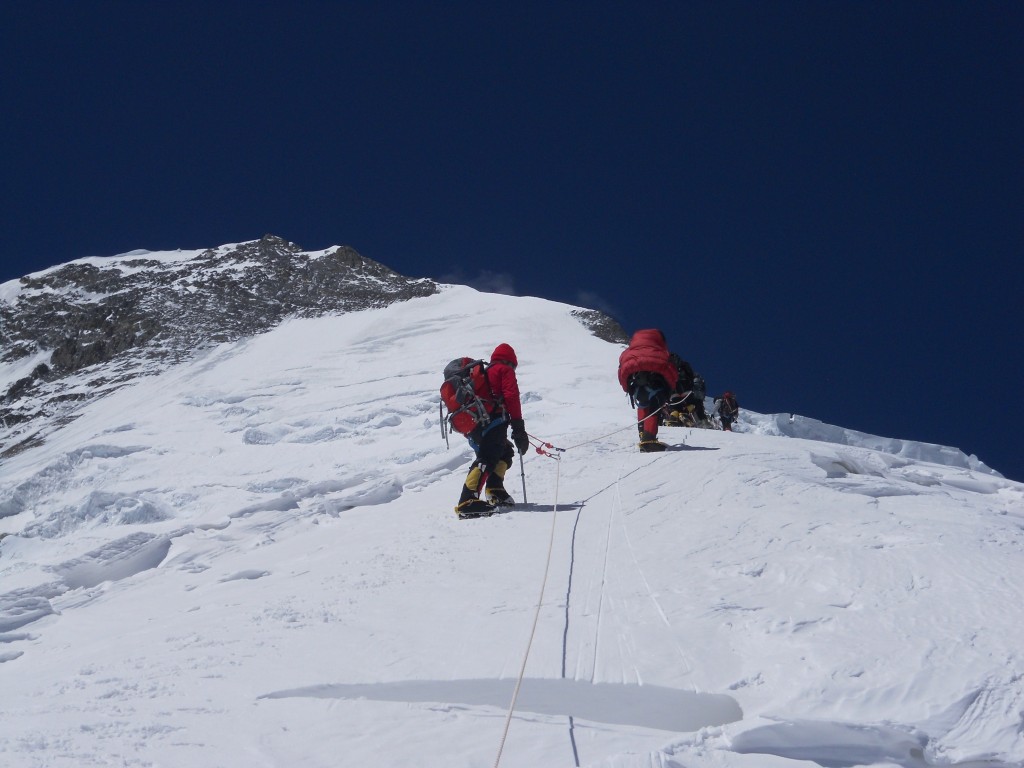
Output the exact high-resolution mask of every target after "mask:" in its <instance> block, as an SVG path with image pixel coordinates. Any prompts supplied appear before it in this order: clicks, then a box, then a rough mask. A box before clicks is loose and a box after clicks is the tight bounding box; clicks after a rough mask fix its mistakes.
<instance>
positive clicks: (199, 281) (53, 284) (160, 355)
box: [0, 235, 627, 459]
mask: <svg viewBox="0 0 1024 768" xmlns="http://www.w3.org/2000/svg"><path fill="white" fill-rule="evenodd" d="M97 263H98V264H99V265H98V266H97ZM20 282H21V286H22V291H21V293H20V294H19V295H18V296H17V298H16V299H15V300H14V301H13V303H9V302H0V363H11V362H16V361H18V360H24V359H25V358H28V357H30V356H38V355H42V354H49V359H48V361H47V362H45V363H40V364H38V365H36V366H35V367H34V368H33V369H32V372H31V374H29V375H28V376H24V377H22V378H20V379H18V380H17V381H15V382H13V383H11V384H9V386H8V387H7V390H6V392H2V390H0V393H2V397H0V441H2V443H3V444H0V459H3V458H9V457H10V456H12V455H15V454H16V453H18V452H20V451H22V450H24V449H25V448H27V447H31V446H34V445H37V444H38V443H39V442H40V441H41V440H42V439H43V436H44V435H45V434H46V433H47V432H48V431H50V430H52V429H55V428H57V427H59V426H61V425H63V424H67V423H68V422H69V421H71V420H73V419H74V418H75V417H76V416H75V413H76V411H77V409H78V407H79V404H80V403H82V402H83V401H86V400H89V399H93V398H95V397H102V396H103V395H106V394H108V393H110V392H113V391H115V390H116V389H117V388H118V387H120V386H123V385H124V384H125V383H127V382H130V381H132V380H134V379H136V378H138V377H139V376H143V375H147V374H150V373H157V372H159V371H161V370H165V369H166V366H167V364H171V363H176V362H181V361H184V360H188V359H190V358H191V357H193V356H194V355H196V354H197V353H198V352H199V351H201V350H202V349H203V348H205V347H209V346H211V345H214V344H218V343H222V342H231V341H236V340H238V339H241V338H244V337H247V336H253V335H256V334H259V333H263V332H265V331H267V330H270V329H271V328H273V327H274V326H276V325H278V324H279V323H280V322H281V321H282V320H284V319H286V318H289V317H317V316H322V315H326V314H336V313H345V312H354V311H358V310H363V309H371V308H376V307H384V306H387V305H389V304H393V303H395V302H399V301H406V300H409V299H412V298H416V297H420V296H429V295H431V294H434V293H436V292H437V291H438V287H437V285H436V284H435V283H434V282H433V281H431V280H427V279H414V278H409V277H404V276H402V275H400V274H398V273H397V272H394V271H393V270H391V269H389V268H387V267H386V266H384V265H383V264H380V263H378V262H376V261H373V260H372V259H368V258H366V257H364V256H362V255H361V254H359V253H358V252H357V251H356V250H354V249H353V248H349V247H347V246H342V247H339V248H335V249H332V250H328V251H325V252H318V253H308V252H306V251H303V249H302V248H301V247H300V246H298V245H296V244H295V243H290V242H288V241H286V240H283V239H281V238H279V237H275V236H274V235H265V236H264V237H262V238H260V239H259V240H256V241H253V242H249V243H242V244H240V245H237V246H233V247H230V248H229V247H221V248H214V249H210V250H207V251H204V252H202V253H200V254H198V255H196V256H193V257H192V258H184V256H183V257H182V259H180V260H168V259H166V258H161V259H158V258H151V257H148V256H147V255H146V254H145V253H141V254H139V255H138V256H135V255H132V256H131V257H119V258H117V259H110V260H109V264H105V263H103V262H102V261H99V262H97V260H90V261H89V262H78V263H69V264H65V265H63V266H61V267H58V268H56V269H51V270H48V271H46V272H44V273H41V274H37V275H35V276H32V277H23V278H21V281H20ZM574 314H575V315H576V316H577V317H578V318H579V320H580V322H582V323H583V325H584V326H586V327H587V328H588V329H589V330H590V331H591V332H592V333H593V334H594V335H596V336H598V337H599V338H601V339H604V340H606V341H610V342H613V343H620V342H621V343H625V342H626V341H627V339H626V334H625V332H624V331H623V329H622V327H621V326H620V325H619V324H618V323H617V322H616V321H615V320H613V319H612V318H610V317H608V316H607V315H605V314H603V313H601V312H598V311H596V310H577V311H575V312H574ZM83 372H84V373H86V374H87V378H86V379H83V378H82V377H80V376H75V377H74V378H71V377H72V376H73V375H75V374H79V373H83ZM28 435H31V437H27V436H28Z"/></svg>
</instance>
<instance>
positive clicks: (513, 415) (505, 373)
mask: <svg viewBox="0 0 1024 768" xmlns="http://www.w3.org/2000/svg"><path fill="white" fill-rule="evenodd" d="M517 364H518V360H516V353H515V350H514V349H512V347H510V346H509V345H508V344H499V345H498V346H496V347H495V348H494V352H492V353H491V364H490V366H489V367H488V368H487V381H489V382H490V384H491V392H493V393H494V396H495V397H496V398H500V399H501V401H502V402H503V403H504V404H505V412H506V413H508V417H509V419H521V418H523V406H522V405H521V404H520V402H519V382H518V380H517V379H516V369H515V366H516V365H517Z"/></svg>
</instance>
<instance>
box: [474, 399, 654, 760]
mask: <svg viewBox="0 0 1024 768" xmlns="http://www.w3.org/2000/svg"><path fill="white" fill-rule="evenodd" d="M667 405H668V404H667V403H666V404H665V405H663V406H661V408H658V409H657V410H654V411H652V412H651V413H649V414H647V416H645V417H644V418H643V419H639V420H637V421H636V422H635V423H633V424H630V425H627V426H625V427H622V428H621V429H616V430H614V431H613V432H609V433H608V434H606V435H601V436H599V437H595V438H593V439H592V440H585V441H584V442H582V443H577V444H576V445H572V446H569V447H568V448H558V447H557V446H555V445H552V444H551V443H550V442H548V441H546V440H543V439H541V438H539V437H537V436H536V435H531V434H529V433H527V437H528V438H529V441H530V445H532V446H533V447H534V448H535V449H536V451H537V453H539V454H540V455H541V456H546V457H547V458H549V459H554V460H555V462H556V468H555V500H554V513H553V514H552V515H551V536H550V538H549V540H548V555H547V561H546V562H545V563H544V576H543V577H542V578H541V584H540V595H539V596H538V598H537V607H536V610H535V611H534V614H533V626H532V627H531V628H530V637H529V639H528V640H527V642H526V651H525V652H524V653H523V663H522V664H521V665H520V667H519V675H518V676H517V677H516V685H515V688H514V689H513V691H512V701H511V702H510V703H509V705H508V712H507V713H506V714H505V726H504V728H503V729H502V733H501V741H500V743H499V744H498V754H497V756H496V757H495V759H494V768H498V766H499V764H500V763H501V755H502V753H503V752H504V750H505V742H506V740H507V739H508V732H509V728H510V727H511V725H512V715H513V714H514V713H515V710H516V701H517V700H518V699H519V689H520V688H521V687H522V685H523V678H524V677H526V663H527V661H528V660H529V658H530V649H531V648H532V647H533V640H534V638H535V637H536V635H537V625H538V624H539V623H540V609H541V607H542V606H543V605H544V592H545V590H546V589H547V584H548V574H549V573H550V572H551V556H552V554H553V553H554V549H555V531H556V530H557V522H558V492H559V484H560V481H561V476H562V456H561V454H563V453H565V452H566V451H571V450H573V449H575V448H580V447H582V446H584V445H589V444H590V443H596V442H598V441H599V440H605V439H607V438H609V437H611V436H612V435H617V434H618V433H619V432H625V431H626V430H627V429H635V428H636V427H638V426H639V425H640V424H642V423H643V422H644V421H645V420H646V419H647V418H648V417H650V416H654V415H656V414H657V413H659V412H660V411H661V410H662V409H664V408H666V407H667ZM524 484H525V480H524ZM578 522H579V516H577V524H578ZM573 539H574V541H575V531H574V533H573ZM570 584H571V574H570ZM566 610H567V611H568V596H567V597H566ZM563 643H564V638H563ZM562 676H563V678H564V676H565V655H564V648H563V656H562ZM569 728H570V739H571V741H572V749H573V755H574V757H575V761H576V765H579V754H578V753H577V750H576V739H575V736H573V735H572V729H573V719H572V716H570V717H569Z"/></svg>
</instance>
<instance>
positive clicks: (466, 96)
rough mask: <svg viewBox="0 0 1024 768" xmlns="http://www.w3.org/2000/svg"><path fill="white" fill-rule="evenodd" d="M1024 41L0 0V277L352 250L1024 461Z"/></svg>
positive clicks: (813, 409)
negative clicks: (559, 304)
mask: <svg viewBox="0 0 1024 768" xmlns="http://www.w3.org/2000/svg"><path fill="white" fill-rule="evenodd" d="M638 5H639V7H638ZM1021 40H1024V5H1021V4H1020V3H1018V2H955V3H950V2H941V1H938V2H936V1H929V2H896V3H882V2H877V3H860V2H825V1H823V0H822V1H817V0H816V1H815V2H774V3H764V2H760V1H759V0H758V1H756V2H713V3H712V2H708V3H684V2H658V3H648V4H636V3H625V2H623V3H607V2H590V3H579V2H572V3H569V2H565V3H560V2H556V3H549V2H546V3H533V2H519V3H514V4H512V3H505V4H494V3H479V2H472V3H470V2H448V3H436V4H434V3H412V2H398V3H386V2H372V3H371V2H367V3H345V2H256V1H255V0H249V1H248V2H212V1H211V2H201V3H198V2H197V3H190V2H176V3H161V4H158V3H137V2H102V1H95V2H89V3H72V2H59V3H54V2H33V3H19V4H14V3H7V4H5V5H4V6H3V8H2V9H0V64H2V71H3V75H2V79H0V105H2V106H0V109H2V115H3V117H2V119H0V144H2V147H3V150H2V155H0V157H2V166H0V171H2V176H3V184H2V187H0V188H2V191H0V195H2V200H0V203H2V211H3V220H4V227H3V233H2V238H0V253H2V266H0V270H2V271H0V280H7V279H11V278H15V277H19V276H21V275H23V274H25V273H27V272H30V271H34V270H38V269H41V268H44V267H47V266H51V265H53V264H57V263H60V262H63V261H68V260H70V259H73V258H78V257H81V256H90V255H112V254H115V253H121V252H125V251H128V250H132V249H135V248H148V249H152V250H156V249H164V248H177V247H181V248H199V247H207V246H215V245H219V244H222V243H226V242H238V241H241V240H251V239H255V238H258V237H260V236H261V235H263V234H266V233H273V234H277V235H280V236H282V237H285V238H287V239H289V240H292V241H294V242H297V243H299V244H300V245H302V246H303V247H305V248H308V249H315V248H323V247H326V246H328V245H335V244H347V245H351V246H353V247H355V248H356V249H358V250H359V251H360V252H361V253H363V254H364V255H365V256H368V257H370V258H373V259H376V260H378V261H381V262H383V263H385V264H387V265H388V266H390V267H392V268H393V269H396V270H398V271H399V272H402V273H404V274H408V275H413V276H426V277H433V278H438V279H445V280H450V281H458V282H468V283H473V284H476V285H478V286H481V287H483V286H492V287H499V286H503V287H505V288H506V289H507V288H508V287H509V286H511V287H512V292H515V293H520V294H529V295H538V296H543V297H546V298H551V299H555V300H560V301H567V302H570V303H583V304H586V305H589V306H596V307H598V308H601V309H605V310H608V311H610V312H611V313H612V314H614V315H615V316H616V317H617V318H618V319H619V320H620V321H621V322H622V323H623V324H624V325H625V326H626V328H627V330H629V331H633V330H636V329H638V328H642V327H661V328H662V329H663V330H664V331H665V333H666V335H667V336H668V339H669V343H670V346H671V347H672V348H673V349H674V350H676V351H678V352H679V353H680V354H682V355H683V356H684V357H686V358H687V359H689V360H690V361H691V362H692V363H693V365H694V367H695V368H696V369H697V370H698V371H700V372H701V373H703V374H704V375H705V377H706V378H707V380H708V382H709V385H710V388H711V389H712V390H713V391H714V392H715V393H718V392H721V391H722V390H723V389H726V388H731V389H733V390H734V391H735V392H736V393H737V394H738V396H739V399H740V401H741V403H742V404H743V405H747V406H749V407H750V408H752V409H754V410H757V411H762V412H777V411H791V412H796V413H800V414H803V415H806V416H811V417H814V418H818V419H821V420H823V421H827V422H831V423H835V424H840V425H842V426H846V427H850V428H853V429H858V430H862V431H866V432H873V433H876V434H882V435H886V436H891V437H900V438H907V439H913V440H923V441H928V442H936V443H943V444H947V445H954V446H956V447H959V448H961V449H963V450H965V451H966V452H968V453H976V454H977V455H978V456H979V458H981V459H982V460H983V461H985V462H987V463H988V464H990V465H991V466H993V467H994V468H996V469H998V470H999V471H1001V472H1003V473H1004V474H1006V475H1008V476H1010V477H1013V478H1014V479H1018V480H1024V451H1021V450H1020V449H1019V448H1018V446H1017V435H1018V434H1019V433H1020V431H1021V429H1022V427H1024V409H1022V407H1021V405H1020V399H1019V389H1020V385H1021V382H1022V380H1024V375H1022V374H1024V370H1022V368H1024V365H1022V354H1021V344H1020V340H1019V334H1020V332H1021V328H1022V325H1024V323H1022V319H1024V311H1022V309H1021V305H1022V295H1024V266H1022V264H1021V256H1022V254H1024V139H1022V137H1024V54H1022V53H1021ZM496 341H500V340H495V339H481V349H486V348H489V346H490V345H492V344H493V343H495V342H496ZM457 351H458V350H457ZM519 352H520V357H521V358H522V359H523V361H524V362H528V361H529V350H520V351H519ZM531 371H532V372H531ZM522 375H523V376H528V375H543V374H542V372H541V371H538V370H536V369H535V368H532V366H531V367H524V368H523V370H522ZM609 386H617V384H616V383H615V379H614V371H609ZM627 418H629V415H628V405H627V403H626V401H625V398H624V399H623V419H627Z"/></svg>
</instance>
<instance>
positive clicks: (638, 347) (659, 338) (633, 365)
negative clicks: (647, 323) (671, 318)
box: [619, 328, 679, 392]
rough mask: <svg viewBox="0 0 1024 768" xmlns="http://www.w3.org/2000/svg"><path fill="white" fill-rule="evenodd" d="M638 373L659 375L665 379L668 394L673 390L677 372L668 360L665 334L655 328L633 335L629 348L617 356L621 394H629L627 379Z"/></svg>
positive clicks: (677, 375)
mask: <svg viewBox="0 0 1024 768" xmlns="http://www.w3.org/2000/svg"><path fill="white" fill-rule="evenodd" d="M639 371H648V372H650V373H660V374H661V375H662V376H664V377H665V382H666V383H667V384H668V389H669V392H671V391H672V390H674V389H675V386H676V379H677V378H679V372H678V371H677V370H676V367H675V366H674V365H672V361H671V360H669V359H668V345H667V344H666V343H665V334H663V333H662V332H661V331H659V330H658V329H656V328H647V329H645V330H642V331H637V332H636V333H634V334H633V338H631V339H630V340H629V346H628V347H627V348H626V349H624V350H623V352H622V354H621V355H619V384H621V385H622V391H623V392H629V377H630V376H632V375H633V374H634V373H637V372H639Z"/></svg>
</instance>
